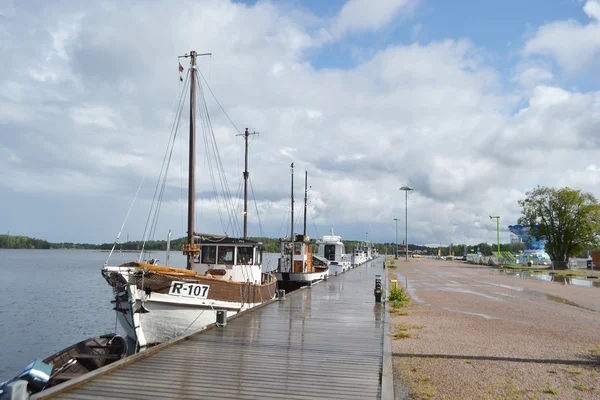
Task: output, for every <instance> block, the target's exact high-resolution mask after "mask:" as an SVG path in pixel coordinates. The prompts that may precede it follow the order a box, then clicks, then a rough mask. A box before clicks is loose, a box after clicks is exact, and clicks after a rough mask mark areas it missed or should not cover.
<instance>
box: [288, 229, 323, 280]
mask: <svg viewBox="0 0 600 400" xmlns="http://www.w3.org/2000/svg"><path fill="white" fill-rule="evenodd" d="M295 239H296V240H295V241H293V242H288V241H286V240H285V239H284V240H282V241H281V254H282V257H281V258H280V259H279V266H278V270H279V271H280V272H295V273H312V272H318V271H319V270H322V269H324V268H327V260H324V259H322V258H317V257H316V256H313V253H312V247H313V245H312V243H311V242H310V239H309V238H308V237H304V236H302V235H296V237H295ZM290 260H291V262H290Z"/></svg>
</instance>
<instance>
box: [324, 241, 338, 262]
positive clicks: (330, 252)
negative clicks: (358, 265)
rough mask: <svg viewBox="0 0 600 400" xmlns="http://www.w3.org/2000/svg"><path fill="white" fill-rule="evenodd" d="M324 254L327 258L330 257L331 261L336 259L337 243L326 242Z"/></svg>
mask: <svg viewBox="0 0 600 400" xmlns="http://www.w3.org/2000/svg"><path fill="white" fill-rule="evenodd" d="M324 255H325V258H326V259H328V260H329V261H334V260H335V245H333V244H326V245H325V251H324Z"/></svg>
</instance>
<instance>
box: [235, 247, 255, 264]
mask: <svg viewBox="0 0 600 400" xmlns="http://www.w3.org/2000/svg"><path fill="white" fill-rule="evenodd" d="M252 250H254V249H253V248H252V247H238V248H237V263H238V264H253V261H254V260H253V259H252V253H253V251H252Z"/></svg>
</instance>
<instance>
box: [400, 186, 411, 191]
mask: <svg viewBox="0 0 600 400" xmlns="http://www.w3.org/2000/svg"><path fill="white" fill-rule="evenodd" d="M400 190H406V191H409V190H413V188H411V187H410V186H402V187H401V188H400Z"/></svg>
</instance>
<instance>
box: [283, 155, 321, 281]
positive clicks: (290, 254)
mask: <svg viewBox="0 0 600 400" xmlns="http://www.w3.org/2000/svg"><path fill="white" fill-rule="evenodd" d="M291 169H292V197H291V204H292V206H291V207H292V211H291V215H292V222H291V227H292V228H291V235H290V237H289V238H287V237H286V238H283V239H282V240H281V257H280V258H279V261H278V265H277V270H276V271H275V276H276V277H277V281H278V282H279V283H280V286H281V287H284V288H285V289H287V290H293V289H295V288H297V287H300V286H309V285H312V284H314V283H316V282H318V281H321V280H324V279H327V277H328V276H329V261H328V260H326V259H325V258H322V257H319V256H315V255H314V254H313V245H312V243H311V241H310V238H309V237H308V236H307V235H306V204H307V183H306V179H307V176H308V174H307V173H305V181H304V233H303V234H302V235H296V234H294V164H293V163H292V165H291Z"/></svg>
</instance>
